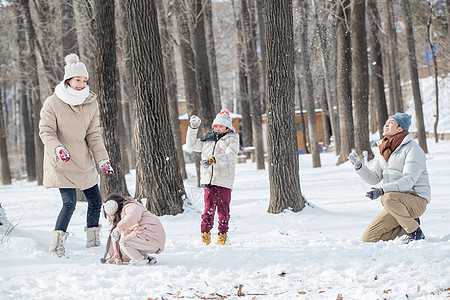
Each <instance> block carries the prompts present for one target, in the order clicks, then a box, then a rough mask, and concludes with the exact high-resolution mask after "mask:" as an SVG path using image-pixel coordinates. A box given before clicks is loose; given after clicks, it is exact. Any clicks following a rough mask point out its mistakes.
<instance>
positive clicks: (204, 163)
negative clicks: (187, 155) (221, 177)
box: [200, 156, 216, 168]
mask: <svg viewBox="0 0 450 300" xmlns="http://www.w3.org/2000/svg"><path fill="white" fill-rule="evenodd" d="M215 163H216V159H215V158H214V156H213V157H210V158H208V159H203V160H202V161H200V164H201V165H202V167H203V168H209V166H210V165H213V164H215Z"/></svg>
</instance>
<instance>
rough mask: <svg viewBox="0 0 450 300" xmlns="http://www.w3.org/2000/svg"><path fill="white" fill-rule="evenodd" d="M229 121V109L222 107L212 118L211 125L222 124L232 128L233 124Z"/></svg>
mask: <svg viewBox="0 0 450 300" xmlns="http://www.w3.org/2000/svg"><path fill="white" fill-rule="evenodd" d="M231 121H232V120H231V117H230V111H229V110H228V109H226V108H222V110H221V111H220V112H219V113H218V114H217V115H216V118H215V119H214V121H213V123H212V126H211V127H214V126H216V125H222V126H225V127H228V128H230V129H232V128H233V124H232V122H231Z"/></svg>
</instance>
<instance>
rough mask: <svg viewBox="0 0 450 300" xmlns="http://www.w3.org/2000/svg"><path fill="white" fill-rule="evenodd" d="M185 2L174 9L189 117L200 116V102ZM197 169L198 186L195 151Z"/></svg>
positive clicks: (204, 130) (197, 155)
mask: <svg viewBox="0 0 450 300" xmlns="http://www.w3.org/2000/svg"><path fill="white" fill-rule="evenodd" d="M182 3H184V1H183V2H181V1H174V2H173V4H174V10H175V14H176V18H177V31H178V45H179V46H178V51H179V52H180V57H181V69H182V72H183V82H184V95H185V97H186V106H187V112H188V117H189V118H190V117H191V116H192V115H196V116H200V102H199V97H198V92H197V81H196V79H195V55H194V50H193V49H192V45H191V32H190V29H189V19H188V18H187V13H186V10H188V9H190V5H181V4H182ZM208 128H209V125H208V124H206V125H205V124H203V125H200V128H199V131H200V132H201V133H206V131H207V129H208ZM194 162H195V169H196V173H197V186H200V155H199V154H198V153H194Z"/></svg>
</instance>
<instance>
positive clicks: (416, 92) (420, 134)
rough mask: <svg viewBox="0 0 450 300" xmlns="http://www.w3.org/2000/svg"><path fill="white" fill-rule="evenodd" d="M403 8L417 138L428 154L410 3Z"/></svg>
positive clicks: (403, 5)
mask: <svg viewBox="0 0 450 300" xmlns="http://www.w3.org/2000/svg"><path fill="white" fill-rule="evenodd" d="M401 6H402V10H403V15H404V20H405V24H406V43H407V45H408V46H407V47H406V48H407V50H408V58H409V59H408V63H409V64H408V65H409V74H410V76H411V86H412V92H413V98H414V111H415V113H416V127H417V138H418V140H419V146H420V147H421V148H422V150H423V151H424V152H425V153H428V148H427V134H426V132H425V124H424V120H423V109H422V97H421V96H420V84H419V73H418V71H417V60H416V46H415V43H414V32H413V26H412V20H411V9H410V6H409V1H406V0H402V1H401Z"/></svg>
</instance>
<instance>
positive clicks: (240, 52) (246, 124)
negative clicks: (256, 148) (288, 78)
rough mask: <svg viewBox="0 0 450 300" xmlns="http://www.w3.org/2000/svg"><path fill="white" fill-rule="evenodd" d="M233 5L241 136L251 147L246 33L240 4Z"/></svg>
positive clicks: (251, 134) (246, 145)
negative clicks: (236, 38) (245, 48)
mask: <svg viewBox="0 0 450 300" xmlns="http://www.w3.org/2000/svg"><path fill="white" fill-rule="evenodd" d="M231 2H232V4H233V13H234V19H235V20H236V30H237V37H238V41H237V45H236V49H237V57H238V78H239V92H238V96H239V97H238V99H239V100H240V101H239V103H240V110H239V113H240V114H241V115H242V120H241V124H240V126H241V134H240V137H241V138H242V146H243V147H250V146H252V143H253V131H252V121H251V115H250V103H249V102H250V96H249V88H248V78H247V72H246V71H245V70H246V63H245V50H244V45H245V37H244V35H245V33H244V24H243V21H242V18H240V17H239V15H240V13H239V11H240V4H237V5H236V4H235V2H234V1H233V0H232V1H231Z"/></svg>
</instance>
